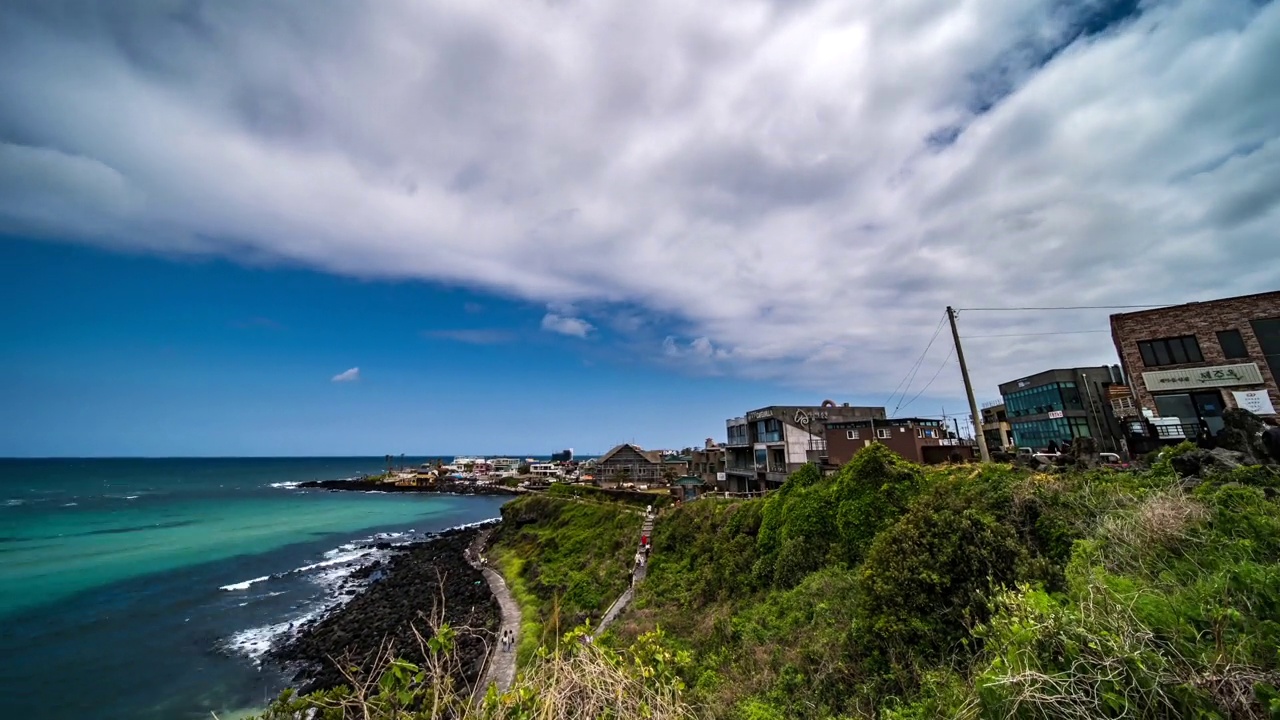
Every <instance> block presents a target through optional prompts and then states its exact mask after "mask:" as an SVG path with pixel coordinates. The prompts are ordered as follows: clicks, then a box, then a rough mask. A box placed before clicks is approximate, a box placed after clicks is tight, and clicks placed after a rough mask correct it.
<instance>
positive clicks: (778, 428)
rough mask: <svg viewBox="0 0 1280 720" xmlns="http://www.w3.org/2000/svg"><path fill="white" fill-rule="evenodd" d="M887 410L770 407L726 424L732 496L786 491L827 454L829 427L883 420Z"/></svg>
mask: <svg viewBox="0 0 1280 720" xmlns="http://www.w3.org/2000/svg"><path fill="white" fill-rule="evenodd" d="M884 416H885V412H884V408H882V407H858V406H850V405H849V404H848V403H845V404H843V405H837V404H836V403H834V402H832V401H831V400H825V401H823V403H822V404H821V405H770V406H769V407H766V408H760V409H759V410H752V411H750V412H748V413H747V414H746V415H744V416H742V417H738V418H732V419H729V420H726V421H725V430H726V435H727V438H726V440H725V444H724V448H725V482H726V489H727V490H728V491H729V492H758V491H762V490H769V489H773V488H778V487H781V486H782V483H783V482H785V481H786V479H787V476H788V475H790V474H791V473H793V472H795V471H796V470H799V469H800V467H801V466H802V465H804V464H805V463H807V462H818V461H819V459H820V458H821V457H825V456H826V454H827V440H826V436H825V435H824V432H823V427H824V426H825V425H826V424H827V423H831V422H841V421H846V420H859V419H864V418H868V419H869V418H883V417H884Z"/></svg>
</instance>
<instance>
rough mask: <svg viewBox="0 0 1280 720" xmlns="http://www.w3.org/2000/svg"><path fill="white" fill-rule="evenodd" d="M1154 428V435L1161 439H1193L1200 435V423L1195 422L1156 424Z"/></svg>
mask: <svg viewBox="0 0 1280 720" xmlns="http://www.w3.org/2000/svg"><path fill="white" fill-rule="evenodd" d="M1155 430H1156V437H1158V438H1160V439H1161V440H1176V439H1179V438H1183V439H1187V440H1194V439H1196V438H1197V437H1198V436H1199V435H1200V425H1199V424H1197V423H1181V424H1179V425H1173V424H1169V425H1156V426H1155Z"/></svg>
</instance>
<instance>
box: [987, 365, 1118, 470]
mask: <svg viewBox="0 0 1280 720" xmlns="http://www.w3.org/2000/svg"><path fill="white" fill-rule="evenodd" d="M1123 382H1124V380H1123V378H1122V377H1121V375H1120V369H1119V368H1117V367H1107V366H1105V365H1103V366H1098V367H1087V368H1067V369H1059V370H1046V371H1045V372H1042V373H1036V374H1035V375H1030V376H1028V377H1024V378H1020V379H1018V380H1014V381H1012V382H1007V383H1003V384H1002V385H1000V395H1001V396H1002V397H1003V398H1004V409H1005V415H1006V417H1007V418H1008V420H1009V425H1010V428H1011V430H1012V431H1013V444H1014V445H1016V446H1018V447H1029V448H1031V449H1033V450H1043V449H1045V448H1047V447H1048V446H1049V443H1051V442H1052V443H1054V444H1055V445H1058V446H1061V445H1062V444H1063V442H1064V441H1066V440H1071V441H1073V442H1074V441H1075V439H1076V438H1082V437H1092V438H1094V439H1096V440H1097V441H1098V448H1099V449H1100V450H1103V451H1105V452H1120V451H1121V450H1122V449H1123V448H1122V445H1121V442H1120V438H1121V437H1122V436H1123V432H1122V429H1121V427H1120V424H1119V423H1118V422H1116V418H1115V415H1113V414H1112V411H1111V400H1110V393H1109V388H1110V387H1111V386H1112V385H1119V384H1123Z"/></svg>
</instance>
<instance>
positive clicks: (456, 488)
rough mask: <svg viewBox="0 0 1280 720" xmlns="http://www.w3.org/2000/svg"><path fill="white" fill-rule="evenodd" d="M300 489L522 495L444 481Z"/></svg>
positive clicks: (323, 484)
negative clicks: (421, 484) (427, 484)
mask: <svg viewBox="0 0 1280 720" xmlns="http://www.w3.org/2000/svg"><path fill="white" fill-rule="evenodd" d="M298 487H299V488H305V489H313V490H335V491H337V490H343V491H352V492H386V493H433V494H447V495H520V494H521V493H520V491H519V490H516V489H515V488H509V487H506V486H504V485H477V484H476V483H470V482H457V481H452V480H449V481H442V482H437V483H436V484H435V485H433V486H431V487H420V486H416V485H407V486H406V485H394V484H392V483H380V482H368V481H364V480H308V481H307V482H304V483H299V484H298Z"/></svg>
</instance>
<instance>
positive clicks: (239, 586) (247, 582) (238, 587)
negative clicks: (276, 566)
mask: <svg viewBox="0 0 1280 720" xmlns="http://www.w3.org/2000/svg"><path fill="white" fill-rule="evenodd" d="M270 579H271V576H270V575H263V576H262V577H256V578H254V579H252V580H245V581H244V582H238V583H232V584H230V585H223V586H222V587H220V588H218V589H219V590H226V591H228V592H231V591H233V590H248V589H249V586H250V585H252V584H254V583H260V582H262V581H264V580H270Z"/></svg>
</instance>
